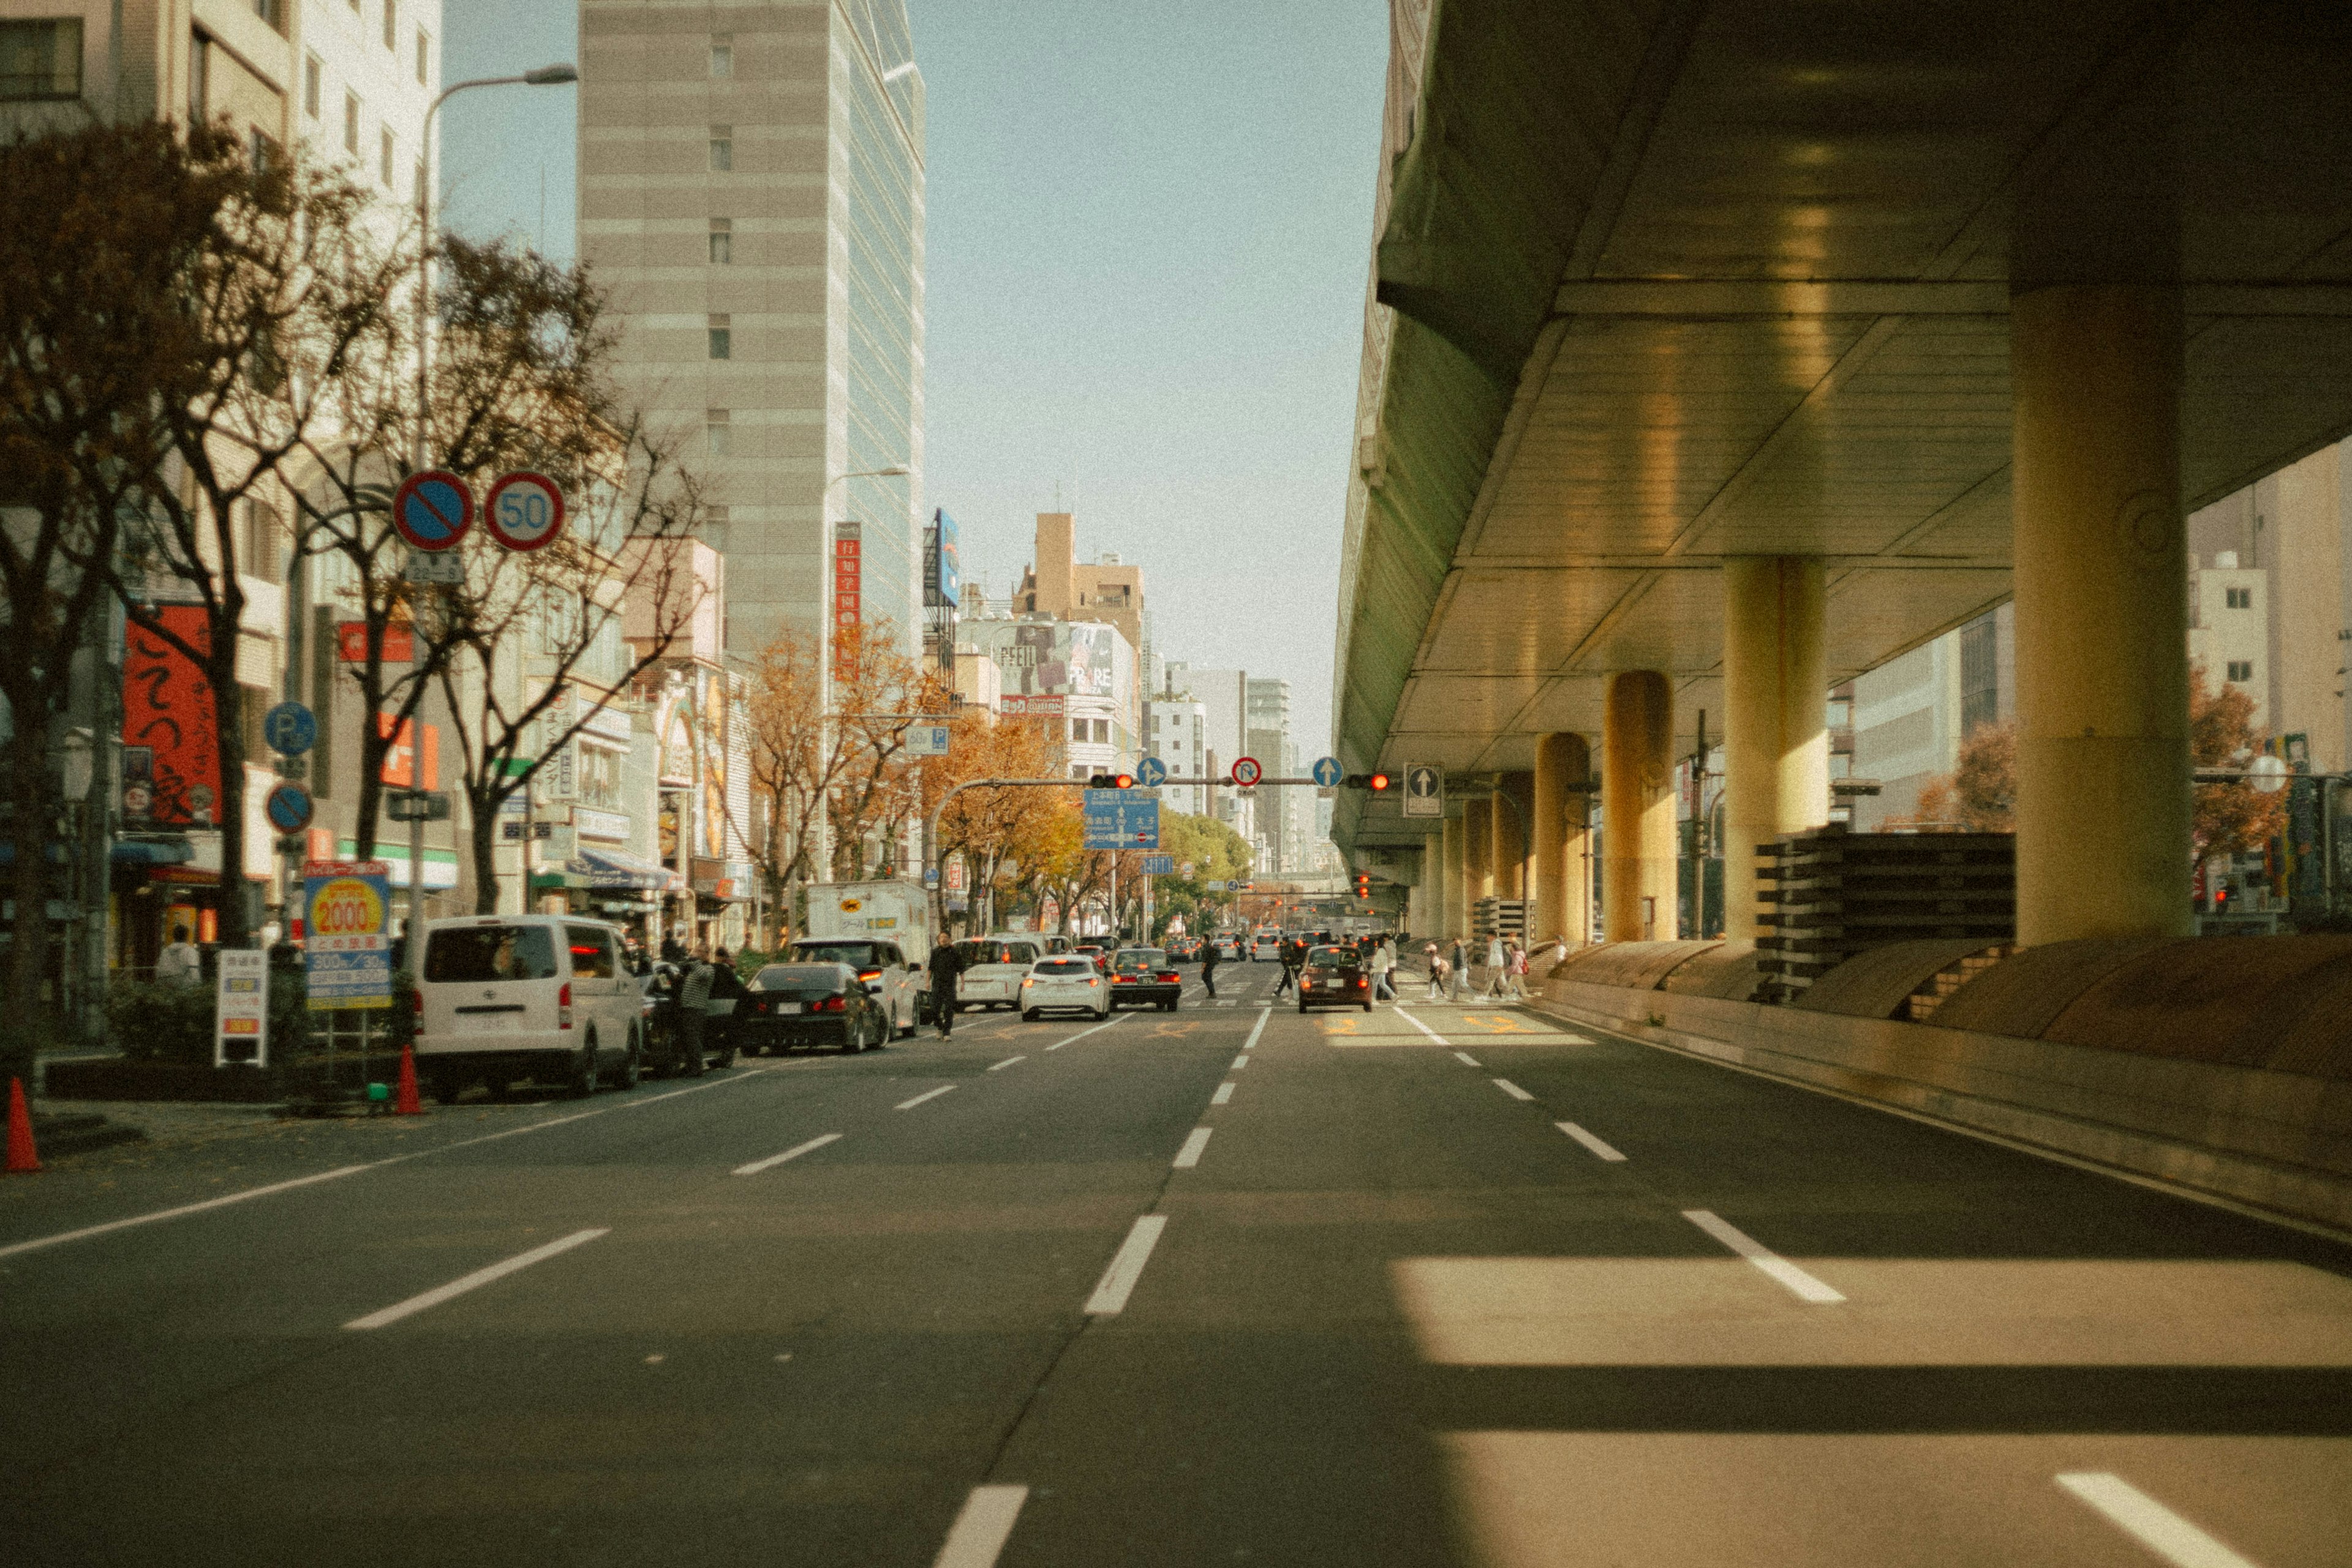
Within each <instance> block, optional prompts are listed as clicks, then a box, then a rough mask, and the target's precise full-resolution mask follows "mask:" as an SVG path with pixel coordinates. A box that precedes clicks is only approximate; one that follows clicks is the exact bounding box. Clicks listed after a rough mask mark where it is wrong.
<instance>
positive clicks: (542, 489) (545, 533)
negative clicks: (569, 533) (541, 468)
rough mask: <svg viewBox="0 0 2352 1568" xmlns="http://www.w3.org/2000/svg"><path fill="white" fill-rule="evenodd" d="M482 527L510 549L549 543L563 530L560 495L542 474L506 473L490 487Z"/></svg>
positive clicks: (530, 548) (552, 483) (537, 546)
mask: <svg viewBox="0 0 2352 1568" xmlns="http://www.w3.org/2000/svg"><path fill="white" fill-rule="evenodd" d="M482 526H483V527H484V528H487V529H488V530H489V531H490V537H491V538H492V539H495V540H497V541H498V542H499V543H500V544H503V545H505V546H506V547H507V548H508V549H509V550H537V549H539V548H541V546H543V545H548V544H552V543H554V542H555V540H556V537H557V536H558V535H559V534H561V533H562V531H563V492H562V490H560V489H557V488H556V486H555V481H554V480H553V479H549V478H548V477H547V476H546V475H545V474H534V473H530V472H528V471H524V472H517V473H511V474H508V475H506V476H505V477H504V478H502V479H499V482H498V483H496V484H494V485H492V486H491V487H490V494H489V500H488V501H487V502H486V503H485V504H484V506H483V508H482Z"/></svg>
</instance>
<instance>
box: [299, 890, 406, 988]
mask: <svg viewBox="0 0 2352 1568" xmlns="http://www.w3.org/2000/svg"><path fill="white" fill-rule="evenodd" d="M391 876H392V868H391V867H389V866H387V865H385V864H384V863H383V861H381V860H312V861H310V862H308V863H307V864H305V865H304V866H303V868H302V889H303V891H302V914H303V926H302V936H303V941H302V952H303V970H304V973H305V978H306V979H307V980H308V982H309V989H310V1005H311V1006H312V1007H314V1008H336V1007H389V1006H391V1005H392V938H391V936H390V934H389V933H388V932H387V931H385V929H384V928H385V917H386V915H387V914H388V913H389V912H390V910H391V909H392V886H391Z"/></svg>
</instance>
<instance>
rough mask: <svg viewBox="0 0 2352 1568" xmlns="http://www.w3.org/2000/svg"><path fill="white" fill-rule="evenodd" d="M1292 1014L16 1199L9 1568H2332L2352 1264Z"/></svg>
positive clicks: (907, 1049) (1990, 1163)
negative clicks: (2029, 1567)
mask: <svg viewBox="0 0 2352 1568" xmlns="http://www.w3.org/2000/svg"><path fill="white" fill-rule="evenodd" d="M1275 977H1276V972H1275V970H1274V968H1273V966H1272V965H1270V964H1260V965H1255V966H1253V965H1249V964H1238V965H1233V966H1229V967H1227V968H1225V969H1224V970H1223V972H1222V973H1221V974H1220V976H1219V980H1220V985H1219V988H1220V990H1221V991H1223V993H1224V995H1223V998H1221V999H1220V1000H1221V1001H1224V1002H1230V1003H1232V1004H1234V1005H1217V1004H1216V1003H1211V1002H1208V1001H1207V999H1206V998H1205V997H1203V996H1202V994H1201V993H1200V990H1199V988H1198V986H1197V984H1188V987H1187V992H1186V996H1185V1002H1184V1005H1183V1007H1182V1008H1181V1010H1180V1011H1179V1012H1177V1013H1175V1014H1173V1015H1170V1014H1161V1013H1157V1012H1151V1013H1138V1014H1131V1015H1123V1016H1120V1017H1119V1018H1118V1021H1117V1022H1116V1023H1114V1024H1113V1025H1111V1026H1108V1027H1107V1028H1097V1027H1095V1026H1093V1025H1092V1024H1091V1022H1090V1021H1076V1022H1046V1023H1040V1024H1034V1025H1030V1024H1023V1023H1020V1022H1019V1021H1018V1020H1017V1019H1014V1018H1013V1017H1012V1016H1010V1015H1005V1014H992V1015H991V1014H983V1015H977V1016H974V1015H967V1016H965V1017H964V1018H963V1019H962V1020H961V1024H960V1026H959V1027H958V1028H957V1030H956V1032H955V1036H954V1038H953V1039H952V1040H951V1041H948V1042H944V1043H943V1042H940V1041H939V1040H937V1039H935V1038H934V1037H931V1036H930V1035H929V1034H928V1033H927V1034H925V1035H924V1036H922V1037H919V1039H917V1040H913V1041H908V1042H904V1043H900V1044H897V1045H894V1046H893V1047H891V1048H889V1049H887V1050H886V1051H882V1052H880V1053H877V1054H868V1055H865V1056H860V1057H853V1058H838V1057H819V1058H795V1059H791V1060H788V1061H779V1060H776V1059H774V1058H760V1059H757V1060H752V1061H749V1062H744V1063H740V1064H739V1065H738V1066H737V1067H736V1068H734V1069H732V1070H731V1071H730V1072H727V1073H723V1074H719V1075H718V1076H717V1077H716V1078H715V1079H704V1080H701V1081H700V1082H698V1083H695V1084H691V1085H688V1086H681V1085H678V1084H667V1083H666V1084H648V1085H646V1086H645V1087H643V1088H641V1089H636V1090H634V1091H631V1092H629V1093H626V1094H614V1093H609V1092H608V1093H604V1094H600V1095H598V1096H596V1097H595V1098H594V1099H593V1100H587V1101H568V1102H567V1101H549V1102H546V1103H542V1104H520V1105H515V1104H499V1105H492V1104H487V1103H485V1104H474V1103H471V1102H468V1103H467V1104H463V1105H460V1106H458V1107H456V1108H454V1109H450V1110H437V1111H436V1112H435V1113H434V1114H432V1115H431V1116H429V1117H426V1118H425V1119H422V1120H421V1121H397V1122H395V1121H390V1120H384V1121H373V1122H338V1123H324V1124H318V1123H288V1124H284V1125H282V1126H277V1127H270V1128H265V1129H258V1130H256V1131H251V1132H250V1133H248V1134H247V1135H245V1136H242V1137H236V1138H221V1139H215V1140H213V1141H211V1142H203V1143H198V1144H194V1145H191V1146H186V1147H165V1148H158V1149H151V1150H145V1151H139V1150H131V1151H129V1152H125V1151H122V1150H113V1151H106V1152H99V1153H93V1154H89V1155H85V1156H81V1157H79V1158H77V1159H75V1160H71V1161H65V1162H60V1163H58V1164H57V1165H56V1167H55V1168H53V1169H52V1170H51V1171H50V1172H48V1173H45V1174H43V1175H41V1176H38V1177H28V1178H16V1179H11V1180H9V1181H7V1182H6V1183H5V1184H0V1388H5V1407H6V1412H7V1425H8V1430H9V1433H10V1438H11V1441H10V1453H9V1457H8V1460H7V1463H6V1466H5V1480H0V1540H4V1541H5V1543H6V1544H5V1549H0V1557H5V1561H7V1562H8V1563H11V1564H12V1565H18V1568H29V1565H31V1564H35V1563H43V1564H47V1563H93V1564H94V1563H110V1564H121V1563H142V1564H143V1563H172V1564H175V1565H178V1568H189V1565H193V1564H212V1563H223V1564H227V1563H236V1564H254V1563H305V1564H332V1565H342V1564H362V1563H366V1564H374V1563H385V1564H390V1563H401V1564H408V1563H433V1564H439V1565H457V1564H516V1563H561V1564H600V1565H601V1564H640V1563H663V1564H704V1563H708V1564H729V1565H734V1564H743V1563H794V1564H799V1563H806V1564H852V1563H856V1564H865V1563H873V1564H904V1565H908V1568H924V1565H926V1564H931V1563H945V1564H950V1565H951V1568H979V1565H982V1564H987V1563H1004V1564H1007V1565H1021V1564H1055V1565H1065V1568H1082V1565H1083V1568H1107V1565H1111V1564H1146V1563H1150V1564H1159V1563H1168V1564H1177V1563H1182V1564H1202V1563H1268V1564H1283V1565H1293V1564H1310V1563H1312V1564H1324V1563H1328V1564H1335V1565H1336V1564H1346V1565H1350V1568H1360V1565H1365V1564H1381V1565H1398V1568H1402V1565H1416V1564H1431V1565H1435V1564H1472V1563H1475V1564H1495V1565H1499V1568H1521V1565H1535V1564H1570V1563H1575V1564H1586V1563H1591V1564H1612V1565H1641V1564H1662V1565H1663V1564H1699V1563H1705V1564H1709V1565H1711V1568H1727V1565H1728V1568H1748V1565H1750V1564H1754V1565H1759V1568H1760V1565H1763V1564H1774V1565H1776V1568H1786V1565H1789V1564H1812V1563H1821V1564H1829V1563H1837V1564H1855V1565H1870V1568H1895V1565H1900V1564H1930V1563H1932V1564H1937V1565H1941V1568H1949V1565H1952V1564H1976V1563H1981V1564H2001V1565H2013V1564H2035V1563H2049V1564H2069V1565H2083V1564H2093V1565H2103V1564H2115V1565H2116V1568H2132V1565H2144V1564H2147V1563H2179V1564H2194V1565H2196V1568H2231V1565H2232V1564H2236V1563H2255V1564H2260V1565H2262V1568H2321V1565H2324V1564H2342V1563H2346V1562H2347V1546H2346V1542H2347V1541H2352V1249H2347V1248H2345V1247H2339V1246H2337V1245H2336V1244H2334V1243H2331V1242H2328V1241H2326V1240H2322V1239H2319V1238H2316V1237H2310V1236H2306V1235H2304V1234H2301V1233H2298V1232H2295V1231H2293V1230H2288V1229H2284V1228H2280V1227H2277V1226H2271V1225H2267V1224H2264V1223H2263V1222H2260V1221H2258V1220H2254V1219H2251V1218H2246V1217H2241V1216H2239V1215H2234V1214H2231V1213H2227V1212H2223V1211H2221V1210H2218V1209H2215V1208H2212V1207H2210V1206H2206V1205H2200V1204H2196V1203H2193V1202H2189V1201H2186V1200H2183V1199H2180V1198H2177V1197H2174V1196H2170V1195H2168V1194H2162V1193H2158V1192H2155V1191H2151V1190H2149V1189H2147V1188H2145V1187H2142V1186H2137V1185H2132V1184H2126V1183H2124V1182H2120V1181H2117V1180H2114V1179H2110V1178H2108V1177H2105V1176H2103V1175H2099V1174H2096V1173H2090V1172H2086V1171H2083V1170H2079V1169H2075V1168H2073V1167H2070V1166H2067V1165H2063V1164H2059V1163H2051V1162H2048V1161H2044V1160H2041V1159H2037V1158H2034V1157H2032V1156H2030V1155H2027V1154H2024V1153H2021V1152H2014V1151H2011V1150H2009V1149H2005V1148H2001V1147H1997V1146H1993V1145H1990V1144H1987V1143H1984V1142H1978V1141H1974V1140H1971V1139H1969V1138H1966V1137H1963V1136H1959V1135H1958V1134H1955V1133H1951V1132H1948V1131H1942V1130H1940V1129H1937V1128H1934V1127H1931V1126H1927V1125H1924V1124H1921V1123H1918V1122H1916V1121H1908V1120H1906V1119H1903V1118H1900V1117H1896V1116H1892V1115H1888V1114H1885V1113H1884V1112H1880V1111H1876V1110H1870V1109H1867V1108H1864V1107H1861V1106H1856V1105H1853V1104H1849V1103H1846V1102H1843V1101H1841V1100H1836V1099H1833V1098H1829V1097H1824V1096H1822V1095H1817V1094H1812V1093H1808V1092H1805V1091H1803V1090H1800V1089H1792V1088H1789V1087H1786V1086H1782V1085H1780V1084H1776V1083H1772V1082H1769V1081H1766V1080H1763V1079H1756V1078H1753V1077H1748V1076H1745V1075H1742V1074H1739V1073H1737V1072H1733V1071H1729V1070H1726V1069H1723V1068H1717V1067H1714V1066H1711V1065H1708V1064H1706V1063H1702V1062H1697V1061H1694V1060H1690V1059H1686V1058H1680V1057H1677V1056H1674V1055H1671V1054H1667V1053H1664V1052H1661V1051H1657V1050H1654V1049H1651V1048H1648V1047H1642V1046H1638V1045H1634V1044H1632V1043H1628V1042H1625V1041H1622V1040H1617V1039H1613V1038H1610V1037H1605V1036H1600V1035H1597V1034H1594V1033H1592V1032H1590V1031H1585V1032H1583V1033H1578V1032H1574V1031H1571V1030H1570V1028H1568V1027H1567V1026H1563V1025H1561V1024H1559V1023H1557V1022H1555V1021H1552V1020H1549V1019H1546V1018H1543V1017H1540V1016H1536V1015H1534V1014H1531V1013H1528V1012H1524V1011H1521V1010H1519V1009H1517V1008H1506V1007H1497V1006H1491V1005H1482V1004H1475V1003H1474V1004H1468V1005H1423V1004H1421V1003H1420V1002H1419V1001H1418V1000H1417V997H1418V994H1419V991H1420V988H1419V987H1418V986H1410V987H1408V989H1407V996H1408V998H1409V999H1414V1000H1412V1001H1411V1002H1410V1005H1409V1006H1408V1008H1407V1009H1406V1010H1405V1011H1404V1012H1402V1013H1400V1012H1398V1011H1395V1010H1392V1009H1391V1008H1388V1007H1386V1006H1383V1007H1381V1008H1380V1009H1379V1010H1378V1011H1376V1012H1374V1013H1371V1014H1369V1015H1367V1014H1364V1013H1361V1012H1356V1011H1348V1012H1334V1013H1328V1014H1317V1015H1315V1016H1307V1017H1302V1016H1299V1015H1298V1014H1297V1012H1296V1011H1295V1010H1293V1008H1292V1006H1291V1005H1290V1003H1289V1001H1288V999H1287V998H1286V999H1284V1000H1283V1001H1281V1002H1280V1003H1279V1004H1277V1005H1275V1006H1273V1007H1272V1008H1271V1010H1268V1009H1266V1008H1265V1007H1262V1006H1261V1005H1260V1004H1261V1003H1262V1002H1263V1001H1264V1000H1265V998H1266V996H1267V994H1268V993H1269V992H1270V991H1271V990H1272V988H1273V984H1274V981H1275ZM820 1141H823V1142H820ZM787 1154H789V1155H790V1156H791V1157H790V1158H782V1159H780V1158H779V1156H784V1155H787ZM336 1172H341V1174H329V1173H336ZM306 1177H322V1178H324V1179H317V1180H310V1181H307V1182H303V1181H302V1179H303V1178H306ZM287 1183H301V1184H298V1185H289V1186H282V1187H281V1186H279V1185H278V1184H287ZM273 1188H274V1189H276V1190H268V1191H257V1190H258V1189H273ZM244 1193H256V1194H257V1195H253V1196H250V1197H247V1198H243V1199H240V1200H239V1201H234V1202H228V1203H217V1204H215V1205H214V1206H211V1207H206V1208H201V1209H197V1210H194V1212H188V1213H182V1214H176V1215H170V1214H166V1213H165V1211H171V1210H173V1209H177V1208H180V1207H183V1206H184V1205H196V1204H205V1203H210V1202H212V1201H213V1200H218V1199H222V1198H229V1197H234V1196H235V1195H236V1194H244ZM154 1215H163V1217H155V1218H149V1217H148V1216H154ZM121 1221H140V1222H142V1223H132V1224H117V1223H116V1222H121ZM104 1226H113V1228H100V1229H96V1230H94V1231H93V1230H92V1227H104ZM78 1233H85V1234H78ZM500 1265H509V1266H510V1267H509V1268H507V1269H506V1271H504V1272H502V1273H495V1274H494V1276H487V1277H486V1271H495V1270H496V1269H498V1268H499V1266H500Z"/></svg>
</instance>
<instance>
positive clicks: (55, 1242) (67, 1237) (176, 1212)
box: [0, 1165, 375, 1258]
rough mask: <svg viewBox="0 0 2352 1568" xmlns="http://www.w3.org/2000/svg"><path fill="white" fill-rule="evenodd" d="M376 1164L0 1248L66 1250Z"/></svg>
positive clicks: (1, 1254)
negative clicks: (111, 1234) (110, 1234)
mask: <svg viewBox="0 0 2352 1568" xmlns="http://www.w3.org/2000/svg"><path fill="white" fill-rule="evenodd" d="M373 1169H375V1167H374V1166H373V1165H344V1166H342V1167H341V1168H340V1169H337V1170H332V1171H321V1172H320V1173H318V1174H317V1175H315V1176H297V1177H295V1178H294V1179H293V1180H292V1181H290V1182H276V1183H272V1184H270V1185H268V1186H266V1187H247V1189H246V1190H245V1191H243V1192H241V1193H229V1194H226V1195H224V1196H221V1197H217V1198H206V1199H205V1201H204V1202H202V1203H200V1204H182V1205H180V1206H179V1207H178V1208H173V1209H157V1210H156V1211H155V1212H154V1213H153V1214H140V1215H131V1217H130V1218H128V1219H110V1220H108V1221H107V1222H106V1223H105V1224H104V1225H86V1226H82V1227H81V1228H80V1229H79V1230H66V1231H59V1232H58V1234H57V1235H55V1236H38V1237H34V1238H33V1239H32V1240H30V1241H17V1242H11V1243H10V1244H9V1245H7V1246H6V1247H0V1258H14V1257H15V1256H16V1254H18V1253H20V1252H36V1251H38V1250H39V1249H40V1248H42V1247H62V1246H64V1245H65V1244H66V1243H67V1242H68V1241H86V1240H88V1239H89V1237H93V1236H104V1235H106V1234H107V1233H108V1232H109V1231H116V1230H128V1229H130V1228H131V1226H135V1225H153V1224H156V1223H157V1222H158V1221H161V1220H167V1219H178V1218H179V1217H180V1216H181V1215H192V1214H202V1213H204V1212H205V1210H206V1209H217V1208H226V1207H227V1206H228V1205H231V1204H241V1203H243V1202H245V1200H246V1199H247V1198H266V1197H268V1195H269V1194H272V1193H283V1192H288V1191H290V1190H292V1189H293V1188H295V1187H307V1186H310V1184H313V1183H316V1182H331V1181H333V1180H334V1179H335V1178H336V1177H338V1176H356V1175H358V1174H359V1173H361V1172H362V1171H373Z"/></svg>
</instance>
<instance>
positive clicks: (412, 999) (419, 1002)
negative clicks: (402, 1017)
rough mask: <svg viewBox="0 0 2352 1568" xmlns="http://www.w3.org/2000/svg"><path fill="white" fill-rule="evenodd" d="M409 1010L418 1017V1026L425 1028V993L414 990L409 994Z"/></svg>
mask: <svg viewBox="0 0 2352 1568" xmlns="http://www.w3.org/2000/svg"><path fill="white" fill-rule="evenodd" d="M408 1005H409V1009H410V1010H411V1011H412V1012H414V1013H415V1015H416V1026H417V1027H418V1028H420V1029H421V1028H423V1027H424V1026H425V993H424V992H422V991H415V990H412V991H410V992H409V994H408Z"/></svg>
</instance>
